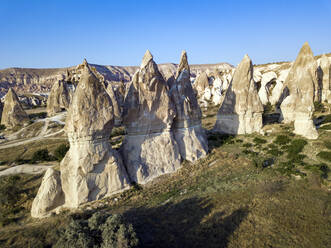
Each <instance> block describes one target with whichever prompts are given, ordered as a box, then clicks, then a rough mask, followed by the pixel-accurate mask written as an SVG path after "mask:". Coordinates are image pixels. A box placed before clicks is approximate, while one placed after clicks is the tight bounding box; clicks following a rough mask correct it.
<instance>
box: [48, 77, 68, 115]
mask: <svg viewBox="0 0 331 248" xmlns="http://www.w3.org/2000/svg"><path fill="white" fill-rule="evenodd" d="M71 99H72V93H71V92H70V90H69V87H68V84H67V82H66V81H65V80H59V81H57V82H56V83H54V85H53V87H52V90H51V93H50V94H49V97H48V99H47V114H48V116H52V115H54V114H56V113H59V112H61V111H63V110H66V109H68V108H69V105H70V102H71Z"/></svg>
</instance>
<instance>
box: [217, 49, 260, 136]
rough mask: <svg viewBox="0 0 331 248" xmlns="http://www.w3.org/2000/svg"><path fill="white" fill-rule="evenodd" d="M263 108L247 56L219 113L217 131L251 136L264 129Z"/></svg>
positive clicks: (235, 75) (237, 71)
mask: <svg viewBox="0 0 331 248" xmlns="http://www.w3.org/2000/svg"><path fill="white" fill-rule="evenodd" d="M262 112H263V106H262V103H261V101H260V99H259V96H258V94H257V89H256V85H255V82H254V80H253V65H252V61H251V60H250V58H249V57H248V56H247V55H245V57H244V58H243V60H242V61H241V63H240V64H239V65H238V67H237V69H236V71H235V73H234V76H233V79H232V82H231V83H230V86H229V88H228V90H227V92H226V95H225V99H224V101H223V103H222V105H221V107H220V109H219V111H218V114H217V121H216V124H215V128H214V129H215V131H218V132H221V133H229V134H249V133H253V132H260V131H261V129H262Z"/></svg>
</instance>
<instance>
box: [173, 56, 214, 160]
mask: <svg viewBox="0 0 331 248" xmlns="http://www.w3.org/2000/svg"><path fill="white" fill-rule="evenodd" d="M170 95H171V99H172V100H173V102H174V103H175V106H176V112H177V115H176V117H175V119H174V122H173V131H174V136H175V140H176V141H177V143H178V146H179V152H180V154H181V156H182V158H183V159H185V160H187V161H190V162H193V161H195V160H197V159H199V158H201V157H204V156H205V155H206V154H207V152H208V144H207V138H206V136H205V133H204V130H203V129H202V127H201V110H200V107H199V105H198V101H197V99H196V97H195V94H194V91H193V88H192V84H191V81H190V68H189V65H188V61H187V55H186V52H185V51H183V52H182V55H181V59H180V63H179V66H178V69H177V72H176V77H175V82H174V84H173V86H172V88H171V89H170Z"/></svg>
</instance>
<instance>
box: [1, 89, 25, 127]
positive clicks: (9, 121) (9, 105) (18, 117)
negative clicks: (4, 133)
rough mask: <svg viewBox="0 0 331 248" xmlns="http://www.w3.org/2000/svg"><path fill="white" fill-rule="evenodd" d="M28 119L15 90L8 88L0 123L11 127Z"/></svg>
mask: <svg viewBox="0 0 331 248" xmlns="http://www.w3.org/2000/svg"><path fill="white" fill-rule="evenodd" d="M28 120H29V116H28V115H27V113H26V112H25V111H24V110H23V108H22V105H21V103H20V102H19V100H18V97H17V95H16V93H15V91H14V90H13V89H12V88H10V89H9V91H8V93H7V94H6V96H5V100H4V106H3V111H2V117H1V124H3V125H5V126H6V127H8V128H13V127H15V126H17V125H22V124H23V123H24V122H26V121H28Z"/></svg>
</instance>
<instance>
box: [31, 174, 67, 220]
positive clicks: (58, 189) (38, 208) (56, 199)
mask: <svg viewBox="0 0 331 248" xmlns="http://www.w3.org/2000/svg"><path fill="white" fill-rule="evenodd" d="M63 204H64V194H63V191H62V186H61V176H60V172H59V171H56V170H54V169H52V168H49V169H47V171H46V173H45V175H44V177H43V180H42V182H41V185H40V187H39V190H38V193H37V196H36V197H35V198H34V200H33V202H32V208H31V216H32V217H33V218H44V217H49V216H50V215H51V214H52V212H55V211H56V209H57V208H58V207H60V206H62V205H63Z"/></svg>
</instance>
